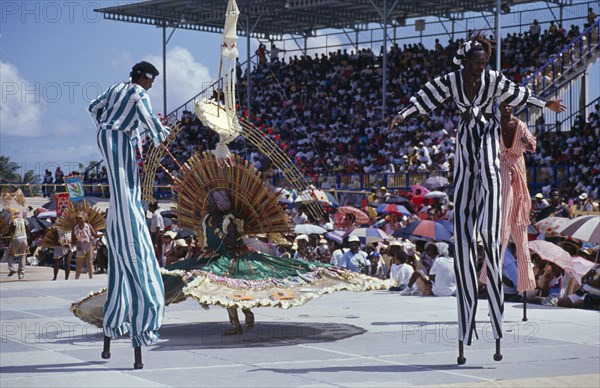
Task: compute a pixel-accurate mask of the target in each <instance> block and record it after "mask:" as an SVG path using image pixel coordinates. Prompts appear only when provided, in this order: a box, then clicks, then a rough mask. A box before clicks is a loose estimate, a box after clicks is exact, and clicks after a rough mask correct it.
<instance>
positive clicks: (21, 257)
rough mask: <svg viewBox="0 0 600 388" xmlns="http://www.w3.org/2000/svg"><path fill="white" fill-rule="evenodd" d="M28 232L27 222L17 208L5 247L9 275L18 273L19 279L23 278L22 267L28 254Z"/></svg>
mask: <svg viewBox="0 0 600 388" xmlns="http://www.w3.org/2000/svg"><path fill="white" fill-rule="evenodd" d="M30 233H31V232H30V228H29V222H28V221H27V220H26V219H25V218H23V215H22V212H21V211H19V210H17V211H16V212H15V213H14V219H13V220H12V221H11V222H10V226H9V228H8V235H9V236H10V237H11V240H10V243H9V245H8V248H7V250H8V252H7V255H8V276H9V277H11V276H13V275H14V274H15V273H18V276H19V279H23V278H25V272H24V271H23V267H24V266H25V258H26V257H27V254H29V242H28V240H29V236H30ZM15 266H16V267H15Z"/></svg>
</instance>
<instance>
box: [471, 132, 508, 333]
mask: <svg viewBox="0 0 600 388" xmlns="http://www.w3.org/2000/svg"><path fill="white" fill-rule="evenodd" d="M496 134H497V131H496V126H495V122H494V121H490V122H489V123H488V125H487V126H486V127H485V130H484V132H483V135H482V142H481V146H480V149H481V151H480V153H479V164H480V166H481V170H480V176H481V186H480V190H479V193H478V195H477V202H478V204H477V207H478V212H477V213H478V218H477V229H478V230H479V233H480V234H481V239H482V241H483V249H484V251H485V256H486V258H485V261H486V270H487V283H486V284H487V290H488V302H489V308H490V319H491V322H492V331H493V332H494V338H502V321H503V313H504V290H503V288H502V260H501V258H500V247H501V242H500V221H501V219H502V218H501V215H502V212H501V210H502V206H501V202H502V191H501V189H502V187H501V186H502V185H501V183H502V182H501V179H500V161H499V158H498V151H499V150H498V147H499V144H498V139H497V135H496Z"/></svg>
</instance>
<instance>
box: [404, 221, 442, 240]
mask: <svg viewBox="0 0 600 388" xmlns="http://www.w3.org/2000/svg"><path fill="white" fill-rule="evenodd" d="M393 236H394V237H403V238H411V237H413V238H415V237H416V238H419V237H420V238H425V239H429V240H436V241H450V239H452V232H450V231H449V230H448V228H446V227H445V226H444V225H443V224H442V223H440V222H437V221H432V220H418V221H413V222H411V223H409V224H408V225H406V226H405V227H404V228H402V229H400V230H398V231H397V232H395V233H394V234H393Z"/></svg>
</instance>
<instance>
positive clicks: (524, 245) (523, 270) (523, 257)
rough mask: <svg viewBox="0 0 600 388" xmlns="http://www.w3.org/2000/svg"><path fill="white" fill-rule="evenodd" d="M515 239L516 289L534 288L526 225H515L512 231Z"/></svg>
mask: <svg viewBox="0 0 600 388" xmlns="http://www.w3.org/2000/svg"><path fill="white" fill-rule="evenodd" d="M512 237H513V240H514V241H515V249H516V255H515V256H516V259H517V291H518V292H519V293H521V292H524V291H532V290H535V287H536V284H535V275H534V274H533V264H531V256H530V254H529V239H528V238H527V225H515V226H513V232H512Z"/></svg>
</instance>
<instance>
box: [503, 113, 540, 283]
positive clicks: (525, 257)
mask: <svg viewBox="0 0 600 388" xmlns="http://www.w3.org/2000/svg"><path fill="white" fill-rule="evenodd" d="M512 111H513V108H512V107H510V106H508V105H506V104H504V103H502V104H500V129H501V131H502V135H501V136H500V176H501V179H502V226H501V228H500V236H501V238H502V253H501V256H500V257H504V253H505V251H506V248H507V246H508V242H509V239H510V237H511V236H512V239H513V241H514V243H515V253H516V259H517V268H518V274H517V291H518V292H519V293H521V292H525V291H531V290H534V289H535V276H534V275H533V266H532V264H531V258H530V257H529V245H528V237H527V227H528V226H529V223H530V222H529V221H530V219H529V214H530V211H531V199H530V196H529V190H528V189H527V170H526V168H525V158H524V156H523V154H524V153H525V151H529V152H534V151H535V146H536V143H535V142H536V139H535V136H533V135H532V134H531V133H530V132H529V130H528V129H527V125H526V124H525V123H524V122H523V121H521V120H519V119H518V118H516V117H515V116H514V115H513V112H512Z"/></svg>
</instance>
